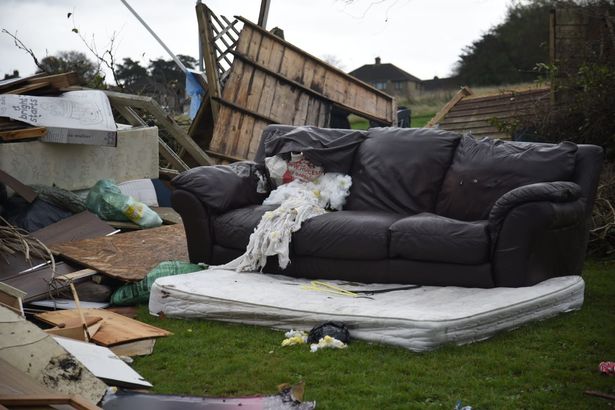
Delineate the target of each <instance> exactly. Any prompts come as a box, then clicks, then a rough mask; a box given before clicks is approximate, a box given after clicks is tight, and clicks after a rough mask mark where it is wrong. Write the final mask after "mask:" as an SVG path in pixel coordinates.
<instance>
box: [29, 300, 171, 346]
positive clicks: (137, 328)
mask: <svg viewBox="0 0 615 410" xmlns="http://www.w3.org/2000/svg"><path fill="white" fill-rule="evenodd" d="M81 310H82V312H83V315H84V316H85V318H86V320H87V319H88V318H94V317H101V318H102V320H103V324H102V326H101V327H100V329H98V332H96V334H95V335H94V336H92V341H93V342H95V343H97V344H99V345H102V346H113V345H116V344H121V343H128V342H134V341H137V340H144V339H150V338H154V337H164V336H169V335H170V334H171V332H169V331H167V330H164V329H161V328H159V327H155V326H152V325H148V324H147V323H143V322H139V321H138V320H134V319H131V318H129V317H126V316H123V315H120V314H117V313H114V312H111V311H109V310H106V309H81ZM35 317H36V318H37V319H39V320H42V321H43V322H45V323H49V324H51V325H54V326H61V325H64V326H67V327H70V326H75V325H78V324H80V323H81V318H80V316H79V312H77V310H76V309H70V310H56V311H52V312H43V313H38V314H36V315H35Z"/></svg>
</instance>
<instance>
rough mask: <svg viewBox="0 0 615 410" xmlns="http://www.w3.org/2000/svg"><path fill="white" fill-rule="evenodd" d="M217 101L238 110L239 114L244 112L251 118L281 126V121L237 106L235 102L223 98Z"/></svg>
mask: <svg viewBox="0 0 615 410" xmlns="http://www.w3.org/2000/svg"><path fill="white" fill-rule="evenodd" d="M215 100H216V101H217V102H219V103H220V104H223V105H226V106H227V107H230V108H232V109H234V110H237V111H239V112H242V113H244V114H247V115H250V116H252V117H254V118H258V119H259V120H261V121H265V122H267V123H269V124H279V123H280V121H278V120H275V119H273V118H270V117H266V116H264V115H262V114H259V113H257V112H256V111H252V110H249V109H247V108H245V107H242V106H240V105H237V104H235V103H233V102H230V101H227V100H225V99H223V98H215Z"/></svg>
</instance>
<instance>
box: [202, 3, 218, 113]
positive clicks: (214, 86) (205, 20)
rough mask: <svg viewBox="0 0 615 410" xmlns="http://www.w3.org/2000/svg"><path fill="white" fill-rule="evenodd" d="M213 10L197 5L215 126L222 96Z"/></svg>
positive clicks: (203, 5)
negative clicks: (212, 21) (212, 20)
mask: <svg viewBox="0 0 615 410" xmlns="http://www.w3.org/2000/svg"><path fill="white" fill-rule="evenodd" d="M211 15H212V13H211V10H209V8H208V7H207V6H206V5H205V4H203V3H197V5H196V18H197V22H198V25H199V36H200V38H201V42H200V43H201V47H202V50H201V52H202V54H203V59H204V60H205V74H206V75H207V86H208V92H209V98H210V99H211V101H210V104H211V112H212V117H213V121H214V124H215V123H216V120H217V119H218V111H220V106H219V105H218V104H217V102H216V101H215V100H214V99H215V98H218V97H221V96H222V89H221V87H220V79H219V78H218V62H217V59H216V49H215V46H216V44H215V40H214V33H213V27H212V25H211Z"/></svg>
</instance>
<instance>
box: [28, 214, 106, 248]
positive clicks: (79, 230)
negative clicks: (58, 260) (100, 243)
mask: <svg viewBox="0 0 615 410" xmlns="http://www.w3.org/2000/svg"><path fill="white" fill-rule="evenodd" d="M114 231H115V230H114V229H113V228H112V227H111V226H109V225H108V224H107V223H105V222H104V221H102V220H101V219H100V218H99V217H98V216H96V215H94V214H93V213H91V212H89V211H83V212H81V213H78V214H76V215H73V216H70V217H68V218H65V219H62V220H61V221H58V222H55V223H53V224H51V225H48V226H46V227H44V228H42V229H39V230H38V231H35V232H33V233H32V234H31V236H33V237H35V238H37V239H38V240H39V241H41V242H43V243H44V244H45V245H47V246H51V245H53V244H58V243H62V242H72V241H77V240H82V239H90V238H98V237H100V236H105V235H108V234H110V233H112V232H114Z"/></svg>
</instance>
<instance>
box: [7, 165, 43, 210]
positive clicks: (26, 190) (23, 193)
mask: <svg viewBox="0 0 615 410" xmlns="http://www.w3.org/2000/svg"><path fill="white" fill-rule="evenodd" d="M0 183H3V184H5V185H7V186H8V187H9V188H11V189H12V190H13V191H15V192H16V193H17V194H18V195H19V196H20V197H22V198H23V199H25V200H26V201H28V203H32V202H34V200H35V199H36V197H37V196H38V195H37V193H36V192H34V190H33V189H32V188H30V187H29V186H27V185H24V184H22V183H21V182H20V181H18V180H17V179H16V178H14V177H13V176H11V175H9V174H7V173H6V172H4V171H2V170H1V169H0Z"/></svg>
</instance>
